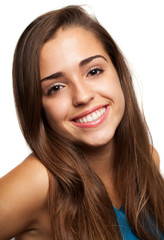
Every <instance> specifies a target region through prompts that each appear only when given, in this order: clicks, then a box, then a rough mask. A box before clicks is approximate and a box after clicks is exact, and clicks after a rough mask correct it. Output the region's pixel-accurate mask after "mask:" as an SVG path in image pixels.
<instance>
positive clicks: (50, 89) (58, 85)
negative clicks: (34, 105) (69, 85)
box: [47, 83, 64, 96]
mask: <svg viewBox="0 0 164 240" xmlns="http://www.w3.org/2000/svg"><path fill="white" fill-rule="evenodd" d="M56 87H59V88H58V89H57V91H55V92H58V91H60V90H61V88H63V87H64V86H62V85H61V84H59V83H58V84H54V85H52V86H51V87H50V88H49V89H48V91H47V95H48V96H49V95H51V94H55V92H54V93H53V91H54V90H55V88H56Z"/></svg>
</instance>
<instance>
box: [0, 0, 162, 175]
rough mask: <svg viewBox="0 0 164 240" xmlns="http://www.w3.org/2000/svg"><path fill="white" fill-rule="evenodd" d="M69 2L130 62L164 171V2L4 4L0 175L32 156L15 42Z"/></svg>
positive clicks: (0, 19)
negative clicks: (19, 109) (21, 121)
mask: <svg viewBox="0 0 164 240" xmlns="http://www.w3.org/2000/svg"><path fill="white" fill-rule="evenodd" d="M69 4H85V5H87V9H88V10H89V12H91V13H94V14H95V15H96V17H97V18H98V20H99V21H100V23H101V24H102V25H103V26H104V27H105V28H106V29H107V30H108V31H109V33H110V34H111V35H112V37H113V38H114V39H115V41H116V42H117V43H118V45H119V46H120V48H121V49H122V51H123V53H124V54H125V56H126V58H127V60H128V61H129V63H130V67H131V69H132V71H133V76H134V81H135V82H136V83H137V84H136V85H137V86H138V87H139V89H140V90H139V91H138V90H137V93H138V99H139V101H140V102H142V103H143V108H144V112H145V116H146V119H147V123H148V126H149V128H150V131H151V134H152V137H153V141H154V146H155V148H156V149H157V150H158V152H159V155H160V158H161V171H162V173H164V146H163V145H164V144H163V134H164V110H163V109H164V107H163V104H164V84H163V83H164V14H163V12H164V6H163V4H164V2H163V0H161V1H160V0H154V1H152V0H108V1H107V0H106V1H105V0H99V1H96V0H88V1H86V0H83V1H81V0H76V1H75V0H74V1H73V0H72V1H71V0H58V1H57V0H53V1H52V0H46V1H45V0H44V1H42V0H34V1H23V0H14V1H12V0H5V1H1V3H0V177H1V176H3V175H4V174H6V173H7V172H8V171H10V170H11V169H12V168H13V167H15V166H16V165H17V164H19V163H20V162H21V161H22V160H23V159H24V158H25V157H26V156H27V155H28V154H29V153H30V150H29V149H28V147H27V145H26V143H25V141H24V139H23V137H22V134H21V132H20V129H19V126H18V123H17V118H16V114H15V107H14V100H13V93H12V74H11V72H12V58H13V52H14V48H15V45H16V42H17V40H18V38H19V36H20V34H21V33H22V32H23V30H24V29H25V27H26V26H27V25H28V24H29V23H30V22H31V21H32V20H33V19H35V18H36V17H37V16H39V15H40V14H42V13H45V12H47V11H50V10H54V9H56V8H60V7H63V6H65V5H69ZM141 99H142V100H141Z"/></svg>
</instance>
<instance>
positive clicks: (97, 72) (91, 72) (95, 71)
mask: <svg viewBox="0 0 164 240" xmlns="http://www.w3.org/2000/svg"><path fill="white" fill-rule="evenodd" d="M103 71H104V70H103V69H102V68H98V67H95V68H92V69H90V70H89V72H88V74H87V77H94V76H98V75H100V74H101V73H103ZM56 87H59V88H58V89H57V91H55V92H58V91H60V90H61V89H62V88H63V87H64V86H62V85H61V84H54V85H52V86H51V87H50V88H49V89H48V91H47V95H48V96H49V95H51V94H55V92H54V93H53V91H54V90H55V88H56Z"/></svg>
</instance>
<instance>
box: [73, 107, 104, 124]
mask: <svg viewBox="0 0 164 240" xmlns="http://www.w3.org/2000/svg"><path fill="white" fill-rule="evenodd" d="M105 111H106V107H104V108H101V109H99V110H97V111H95V112H93V113H91V114H89V115H87V116H85V117H83V118H80V119H78V120H76V122H78V123H87V122H92V121H95V120H97V119H98V118H100V117H101V116H102V115H103V114H104V113H105Z"/></svg>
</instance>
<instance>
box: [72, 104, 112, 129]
mask: <svg viewBox="0 0 164 240" xmlns="http://www.w3.org/2000/svg"><path fill="white" fill-rule="evenodd" d="M108 111H109V105H106V106H103V107H101V108H99V109H97V110H95V111H93V112H92V113H89V114H86V115H85V116H82V117H79V118H75V119H73V120H72V123H73V124H74V125H76V126H78V127H82V128H90V127H96V126H98V125H99V124H100V123H102V122H103V121H104V120H105V118H106V116H107V114H108Z"/></svg>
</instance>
